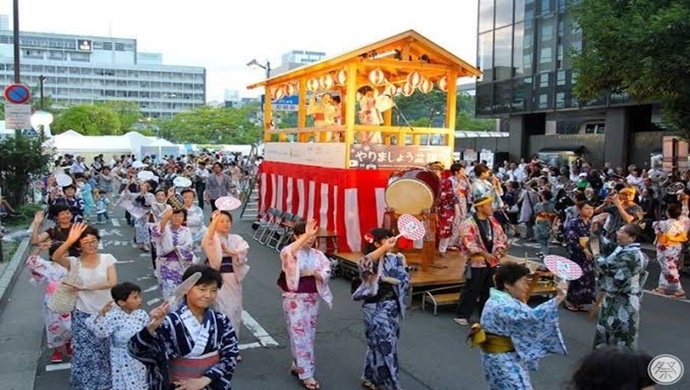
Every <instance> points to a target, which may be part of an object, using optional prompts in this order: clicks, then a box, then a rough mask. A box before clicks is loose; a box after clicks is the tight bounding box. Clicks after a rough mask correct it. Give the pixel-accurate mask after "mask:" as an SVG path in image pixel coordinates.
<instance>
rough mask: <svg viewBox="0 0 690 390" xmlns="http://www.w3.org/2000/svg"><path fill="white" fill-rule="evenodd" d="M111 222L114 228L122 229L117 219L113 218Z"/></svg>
mask: <svg viewBox="0 0 690 390" xmlns="http://www.w3.org/2000/svg"><path fill="white" fill-rule="evenodd" d="M110 221H111V222H112V223H113V227H120V221H118V220H117V219H115V218H113V219H111V220H110Z"/></svg>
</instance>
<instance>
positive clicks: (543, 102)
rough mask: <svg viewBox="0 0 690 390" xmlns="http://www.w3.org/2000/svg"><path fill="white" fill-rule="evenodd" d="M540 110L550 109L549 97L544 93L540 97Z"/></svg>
mask: <svg viewBox="0 0 690 390" xmlns="http://www.w3.org/2000/svg"><path fill="white" fill-rule="evenodd" d="M537 108H539V109H540V110H545V109H547V108H549V95H547V94H545V93H543V94H541V95H539V104H538V106H537Z"/></svg>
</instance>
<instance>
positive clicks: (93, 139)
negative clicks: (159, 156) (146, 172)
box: [51, 130, 153, 162]
mask: <svg viewBox="0 0 690 390" xmlns="http://www.w3.org/2000/svg"><path fill="white" fill-rule="evenodd" d="M51 141H52V147H53V148H55V150H56V151H57V153H58V154H65V153H69V154H73V155H77V154H78V155H80V156H84V157H85V158H86V161H87V162H88V161H92V160H93V157H95V156H98V155H99V154H103V155H104V157H106V160H108V159H109V156H110V155H122V154H134V155H138V154H139V153H140V152H141V148H142V146H144V145H147V144H150V143H152V142H153V141H152V140H150V139H149V138H148V137H145V136H143V135H141V134H140V133H137V132H135V131H132V132H129V133H127V134H124V135H100V136H92V135H82V134H79V133H77V132H76V131H73V130H68V131H66V132H64V133H62V134H58V135H56V136H55V137H53V139H52V140H51Z"/></svg>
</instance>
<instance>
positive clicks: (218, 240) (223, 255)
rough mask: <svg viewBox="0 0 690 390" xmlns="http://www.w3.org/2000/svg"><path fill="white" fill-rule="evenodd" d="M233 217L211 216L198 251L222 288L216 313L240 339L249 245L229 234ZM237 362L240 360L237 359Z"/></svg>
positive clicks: (217, 213)
mask: <svg viewBox="0 0 690 390" xmlns="http://www.w3.org/2000/svg"><path fill="white" fill-rule="evenodd" d="M231 229H232V215H231V214H230V212H229V211H221V210H216V211H214V212H213V215H212V219H211V225H210V226H209V227H208V230H207V231H206V234H205V235H204V238H203V241H202V243H201V247H202V249H203V251H204V253H205V254H206V256H207V258H208V263H209V265H210V266H211V267H212V268H213V269H216V270H218V271H219V272H220V274H221V276H222V277H223V287H222V288H221V289H220V291H219V292H218V297H217V298H216V307H217V309H218V310H219V311H220V312H221V313H223V314H225V315H226V316H228V318H230V321H232V326H233V328H235V335H237V338H238V339H239V338H240V328H241V327H242V282H243V281H244V278H245V276H247V273H249V265H247V252H248V251H249V244H247V241H245V240H244V238H242V237H241V236H239V235H237V234H230V230H231ZM237 358H238V360H242V358H241V357H240V356H239V355H238V356H237Z"/></svg>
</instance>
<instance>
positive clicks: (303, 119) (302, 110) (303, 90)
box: [295, 77, 308, 142]
mask: <svg viewBox="0 0 690 390" xmlns="http://www.w3.org/2000/svg"><path fill="white" fill-rule="evenodd" d="M298 88H299V91H298V92H297V93H298V99H299V101H298V103H299V106H297V127H298V128H300V129H303V128H305V127H307V103H308V102H307V79H306V78H304V77H302V78H300V79H299V85H298ZM302 137H303V136H302V133H297V134H295V141H297V142H302Z"/></svg>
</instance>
